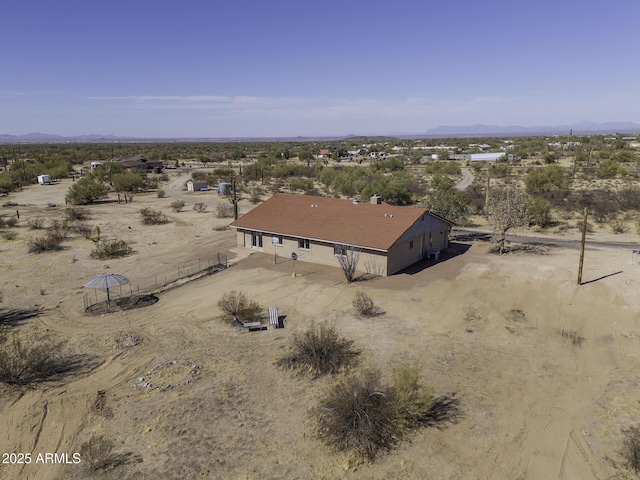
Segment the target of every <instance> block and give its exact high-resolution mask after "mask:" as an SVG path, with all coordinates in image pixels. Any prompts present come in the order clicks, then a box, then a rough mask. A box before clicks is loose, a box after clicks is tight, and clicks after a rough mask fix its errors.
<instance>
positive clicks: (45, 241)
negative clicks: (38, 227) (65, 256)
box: [27, 230, 64, 253]
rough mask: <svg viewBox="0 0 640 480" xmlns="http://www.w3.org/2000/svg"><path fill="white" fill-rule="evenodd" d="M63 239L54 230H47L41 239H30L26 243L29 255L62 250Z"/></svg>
mask: <svg viewBox="0 0 640 480" xmlns="http://www.w3.org/2000/svg"><path fill="white" fill-rule="evenodd" d="M63 240H64V238H63V237H62V236H60V234H59V233H58V232H56V231H54V230H49V231H48V232H47V233H46V234H45V235H43V236H41V237H35V238H32V239H31V240H29V241H28V242H27V244H28V246H29V253H42V252H49V251H53V250H62V241H63Z"/></svg>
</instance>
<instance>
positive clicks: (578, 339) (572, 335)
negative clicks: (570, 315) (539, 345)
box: [560, 329, 586, 347]
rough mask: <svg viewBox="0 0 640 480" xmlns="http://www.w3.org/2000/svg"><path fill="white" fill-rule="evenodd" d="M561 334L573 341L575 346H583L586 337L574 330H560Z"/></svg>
mask: <svg viewBox="0 0 640 480" xmlns="http://www.w3.org/2000/svg"><path fill="white" fill-rule="evenodd" d="M560 335H561V336H562V338H565V339H567V340H569V341H570V342H571V344H572V345H573V346H574V347H581V346H582V342H584V341H585V340H586V339H585V338H584V337H582V336H580V335H579V334H578V332H576V331H573V330H564V329H562V330H560Z"/></svg>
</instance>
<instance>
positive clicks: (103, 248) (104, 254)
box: [89, 233, 133, 260]
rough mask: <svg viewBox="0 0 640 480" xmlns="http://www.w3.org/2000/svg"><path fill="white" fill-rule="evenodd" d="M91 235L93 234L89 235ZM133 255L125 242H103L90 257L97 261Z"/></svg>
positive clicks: (131, 249)
mask: <svg viewBox="0 0 640 480" xmlns="http://www.w3.org/2000/svg"><path fill="white" fill-rule="evenodd" d="M89 234H91V233H89ZM132 253H133V248H131V247H130V246H129V245H127V243H126V242H125V241H124V240H118V239H115V240H103V241H101V242H100V243H98V244H97V245H96V248H95V249H93V251H92V252H91V254H90V255H89V256H90V257H91V258H95V259H97V260H107V259H110V258H122V257H126V256H128V255H131V254H132Z"/></svg>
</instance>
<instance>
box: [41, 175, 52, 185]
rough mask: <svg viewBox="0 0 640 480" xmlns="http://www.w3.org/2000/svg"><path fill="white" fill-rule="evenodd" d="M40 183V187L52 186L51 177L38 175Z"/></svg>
mask: <svg viewBox="0 0 640 480" xmlns="http://www.w3.org/2000/svg"><path fill="white" fill-rule="evenodd" d="M38 183H39V184H40V185H51V177H50V176H49V175H46V174H45V175H38Z"/></svg>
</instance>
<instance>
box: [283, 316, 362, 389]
mask: <svg viewBox="0 0 640 480" xmlns="http://www.w3.org/2000/svg"><path fill="white" fill-rule="evenodd" d="M359 355H360V351H359V350H356V349H355V348H353V341H352V340H348V339H346V338H343V337H341V336H340V334H339V333H338V331H337V330H336V328H335V327H334V326H333V325H330V324H329V323H327V322H322V323H320V324H316V323H312V324H311V326H309V328H307V329H306V330H305V331H303V332H301V333H299V332H296V333H294V335H293V339H292V341H291V346H290V351H289V353H288V354H287V355H286V356H284V357H282V358H281V359H280V360H278V365H280V366H282V367H285V368H289V369H293V370H296V371H298V372H300V373H309V374H311V375H313V376H314V377H319V376H322V375H325V374H335V373H338V372H341V371H343V370H345V369H348V368H350V367H352V366H353V365H355V364H356V363H357V361H358V357H359Z"/></svg>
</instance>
